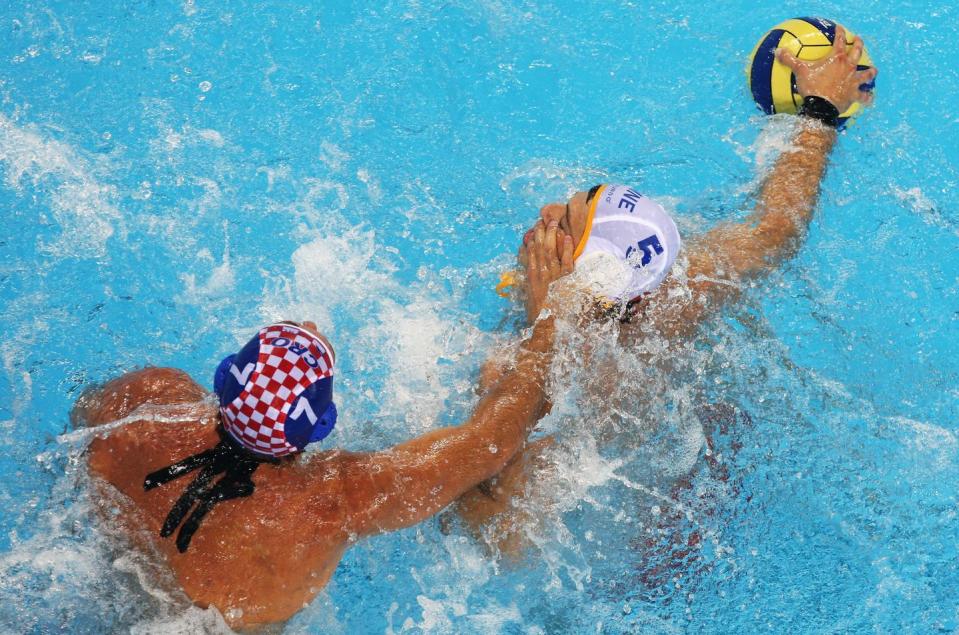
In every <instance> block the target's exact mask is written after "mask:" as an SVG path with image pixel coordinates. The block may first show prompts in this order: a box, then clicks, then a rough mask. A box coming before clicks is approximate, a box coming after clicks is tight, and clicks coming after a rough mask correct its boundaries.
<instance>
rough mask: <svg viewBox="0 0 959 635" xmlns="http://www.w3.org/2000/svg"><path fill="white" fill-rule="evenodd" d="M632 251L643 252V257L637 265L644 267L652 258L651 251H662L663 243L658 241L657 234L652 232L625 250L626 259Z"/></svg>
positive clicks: (657, 252)
mask: <svg viewBox="0 0 959 635" xmlns="http://www.w3.org/2000/svg"><path fill="white" fill-rule="evenodd" d="M634 251H641V252H643V259H642V260H641V261H640V263H639V265H638V266H639V267H645V266H646V265H648V264H649V263H650V262H652V260H653V255H654V254H653V252H656V253H655V255H657V256H658V255H659V254H661V253H663V245H662V243H660V242H659V236H657V235H656V234H653V235H652V236H650V237H648V238H643V239H642V240H641V241H639V242H638V243H636V246H635V247H630V248H629V249H627V250H626V259H627V260H628V259H629V256H630V254H632V253H633V252H634Z"/></svg>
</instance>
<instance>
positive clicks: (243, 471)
mask: <svg viewBox="0 0 959 635" xmlns="http://www.w3.org/2000/svg"><path fill="white" fill-rule="evenodd" d="M219 433H220V442H219V443H218V444H217V445H216V446H215V447H212V448H209V449H207V450H204V451H203V452H199V453H197V454H194V455H193V456H188V457H187V458H185V459H182V460H180V461H177V462H176V463H174V464H173V465H170V466H168V467H165V468H163V469H162V470H157V471H155V472H151V473H150V474H147V477H146V478H145V479H144V480H143V489H144V491H149V490H151V489H153V488H155V487H159V486H160V485H163V484H165V483H169V482H170V481H172V480H174V479H177V478H180V477H181V476H183V475H185V474H188V473H189V472H192V471H193V470H196V469H198V468H202V469H200V473H199V474H197V475H196V478H194V479H193V482H192V483H190V484H189V485H188V486H187V488H186V490H184V492H183V494H182V495H181V496H180V498H179V499H177V502H176V503H174V504H173V508H172V509H170V513H169V514H167V517H166V520H165V521H164V522H163V527H162V528H161V529H160V536H161V537H162V538H167V537H168V536H170V535H171V534H172V533H173V532H174V531H175V530H176V528H177V527H180V531H179V533H178V534H177V537H176V548H177V551H179V552H180V553H183V552H185V551H186V550H187V549H188V548H189V546H190V541H191V540H192V539H193V534H195V533H196V531H197V529H199V528H200V523H201V522H202V521H203V519H204V518H205V517H206V515H207V514H209V513H210V512H211V511H212V510H213V507H214V506H215V505H216V504H217V503H219V502H221V501H225V500H230V499H233V498H244V497H246V496H250V495H251V494H253V490H254V489H255V485H254V483H253V479H252V476H253V472H255V471H256V469H257V468H258V467H260V464H261V463H279V462H280V460H279V459H276V458H271V457H266V456H263V457H261V456H257V455H255V454H253V453H252V452H250V451H249V450H246V449H245V448H243V447H241V446H240V445H239V444H238V443H237V442H236V441H234V440H233V439H231V438H230V435H228V434H226V433H225V432H223V429H222V428H220V429H219ZM219 474H223V478H221V479H220V480H219V481H217V482H216V483H214V482H213V479H214V478H215V477H216V476H217V475H219ZM194 505H196V507H195V508H194ZM191 509H193V513H192V514H190V517H189V518H187V520H186V522H183V518H184V517H185V516H186V515H187V513H188V512H189V511H190V510H191ZM181 522H183V526H182V527H181V526H180V523H181Z"/></svg>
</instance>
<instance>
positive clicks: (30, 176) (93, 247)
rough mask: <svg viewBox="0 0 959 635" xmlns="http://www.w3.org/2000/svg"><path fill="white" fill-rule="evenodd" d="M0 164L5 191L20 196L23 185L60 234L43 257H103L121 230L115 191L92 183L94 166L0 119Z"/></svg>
mask: <svg viewBox="0 0 959 635" xmlns="http://www.w3.org/2000/svg"><path fill="white" fill-rule="evenodd" d="M0 163H2V164H3V165H4V168H5V172H6V185H7V187H9V188H11V189H14V190H15V191H16V192H18V194H20V195H24V193H25V189H24V188H25V187H26V186H27V185H29V186H30V187H31V188H32V189H34V190H36V191H37V192H39V193H41V195H42V196H44V197H46V198H47V204H48V205H49V209H50V212H51V213H52V215H53V218H54V220H55V221H56V223H57V224H58V225H59V227H60V230H61V232H62V233H61V236H60V238H59V239H58V240H56V242H54V243H52V244H45V245H43V249H44V251H46V252H48V253H51V254H56V255H57V256H59V257H63V256H71V257H81V258H94V257H101V256H104V255H105V254H106V251H107V250H106V244H107V240H108V239H109V238H110V237H111V236H113V234H114V231H115V230H116V228H117V227H118V226H121V225H120V223H121V213H120V210H119V209H118V208H117V207H116V204H115V202H114V201H115V200H116V199H117V189H116V187H114V186H112V185H106V184H103V183H102V182H101V181H100V180H99V179H98V178H97V176H96V173H97V171H98V166H96V165H94V164H93V162H92V161H91V160H90V159H89V158H88V157H86V156H84V155H83V154H82V153H81V152H79V151H78V150H76V149H75V148H73V147H72V146H70V145H68V144H67V143H64V142H62V141H58V140H56V139H52V138H50V135H49V134H45V133H44V131H42V130H41V129H40V128H38V127H37V126H31V125H27V126H18V125H17V124H16V123H15V122H14V121H12V120H11V119H9V118H7V117H5V116H3V115H0Z"/></svg>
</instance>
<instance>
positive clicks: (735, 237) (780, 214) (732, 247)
mask: <svg viewBox="0 0 959 635" xmlns="http://www.w3.org/2000/svg"><path fill="white" fill-rule="evenodd" d="M845 42H846V34H845V32H844V31H843V29H842V27H837V29H836V36H835V44H834V45H833V49H832V52H831V53H830V54H829V55H828V56H827V57H825V58H823V59H822V60H819V61H816V62H803V61H800V60H798V59H796V58H795V57H794V56H792V55H791V54H790V53H788V52H786V51H785V50H782V49H781V50H780V51H779V54H778V58H779V61H780V62H782V63H783V64H785V65H787V66H789V67H790V68H791V69H792V70H793V72H794V73H795V74H796V82H797V86H798V89H799V93H800V94H801V95H802V96H803V97H804V98H805V97H818V98H820V99H819V101H818V106H819V107H820V108H818V109H817V108H812V110H815V111H816V112H815V113H813V112H809V113H808V114H821V112H822V111H821V109H822V108H825V109H826V111H827V114H831V113H828V110H829V108H830V105H831V107H834V108H835V110H836V111H837V113H836V114H838V113H841V112H845V111H846V110H847V109H848V108H849V107H850V106H851V105H852V104H853V103H855V102H857V101H858V102H861V103H863V104H864V105H869V104H871V103H872V93H871V92H865V91H861V90H860V86H861V85H862V84H866V83H868V82H870V81H871V80H872V79H874V78H875V76H876V69H874V68H871V69H868V70H864V71H858V70H857V63H858V62H859V59H860V58H861V57H862V48H863V44H862V40H861V39H860V38H858V37H857V38H856V39H855V42H854V43H853V45H852V47H851V49H850V50H849V51H848V52H847V51H846V45H845ZM822 100H825V102H824V101H822ZM826 102H828V103H826ZM820 118H821V117H820ZM826 118H828V117H826ZM835 142H836V131H835V129H834V128H833V127H831V126H829V125H825V124H823V123H821V122H820V121H817V118H816V117H810V116H800V117H799V126H798V129H797V131H796V133H795V136H794V137H793V140H792V146H791V148H790V149H788V150H786V151H785V152H783V154H782V155H781V156H780V157H779V159H778V160H777V161H776V164H775V166H774V168H773V170H772V172H771V173H770V175H769V176H768V177H767V178H766V180H765V182H764V183H763V185H762V188H761V190H760V192H759V196H758V199H757V203H756V210H755V213H754V214H753V215H752V216H751V217H750V218H749V219H747V220H746V221H745V222H742V223H738V224H724V225H720V226H719V227H716V228H715V229H713V230H712V231H710V232H708V233H707V234H705V235H704V236H703V237H702V238H700V239H699V240H697V241H693V242H691V243H690V247H689V250H688V258H689V267H688V270H687V273H688V285H689V288H690V290H691V291H692V294H693V298H694V301H693V302H690V303H689V304H688V305H686V306H685V307H683V315H682V316H681V319H680V320H677V323H679V324H686V325H695V324H698V323H699V322H700V321H701V319H702V318H703V314H704V313H705V312H706V311H708V310H709V309H710V308H718V307H719V306H721V305H722V304H723V303H724V302H726V301H728V300H730V299H732V298H734V297H735V296H736V295H737V294H738V292H739V291H740V289H741V283H742V282H744V281H746V280H748V279H750V278H755V277H757V276H760V275H763V274H765V273H768V272H769V271H771V270H773V269H775V268H776V267H777V266H778V265H779V264H780V263H781V262H782V261H783V260H784V259H786V258H789V257H791V256H792V255H793V253H794V252H795V251H796V249H797V248H798V246H799V245H800V242H801V239H802V237H803V235H804V234H805V231H806V228H807V227H808V226H809V222H810V220H811V219H812V216H813V210H814V209H815V205H816V201H817V199H818V197H819V186H820V182H821V181H822V177H823V174H824V173H825V171H826V163H827V159H828V157H829V153H830V151H831V150H832V147H833V145H834V144H835ZM677 284H680V283H679V282H678V281H672V282H671V283H670V284H667V285H664V288H663V289H662V293H665V294H668V293H669V292H670V290H671V289H670V287H675V286H676V285H677Z"/></svg>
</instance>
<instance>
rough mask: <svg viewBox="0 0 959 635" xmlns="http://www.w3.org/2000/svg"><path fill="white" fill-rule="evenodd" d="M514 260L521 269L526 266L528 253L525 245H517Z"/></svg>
mask: <svg viewBox="0 0 959 635" xmlns="http://www.w3.org/2000/svg"><path fill="white" fill-rule="evenodd" d="M516 261H517V262H519V265H520V267H522V268H523V269H525V268H526V263H527V262H529V255H528V254H527V251H526V245H520V246H519V253H518V254H516Z"/></svg>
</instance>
